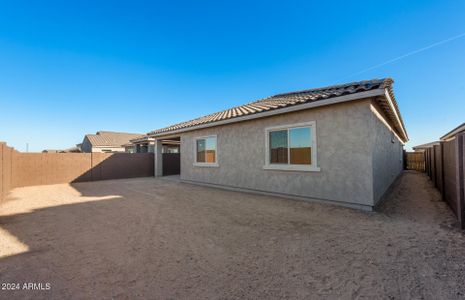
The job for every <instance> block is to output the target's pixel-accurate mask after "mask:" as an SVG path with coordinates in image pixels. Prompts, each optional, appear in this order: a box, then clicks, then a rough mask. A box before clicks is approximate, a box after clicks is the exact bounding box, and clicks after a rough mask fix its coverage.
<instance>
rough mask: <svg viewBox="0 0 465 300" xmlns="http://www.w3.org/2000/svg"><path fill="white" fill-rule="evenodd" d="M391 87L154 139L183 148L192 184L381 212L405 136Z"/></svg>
mask: <svg viewBox="0 0 465 300" xmlns="http://www.w3.org/2000/svg"><path fill="white" fill-rule="evenodd" d="M392 86H393V80H392V79H390V78H387V79H374V80H369V81H361V82H353V83H347V84H340V85H334V86H328V87H323V88H316V89H309V90H303V91H298V92H291V93H284V94H278V95H275V96H272V97H268V98H265V99H262V100H258V101H254V102H251V103H248V104H245V105H241V106H237V107H234V108H231V109H227V110H224V111H221V112H217V113H213V114H209V115H207V116H204V117H200V118H197V119H194V120H191V121H187V122H182V123H179V124H175V125H172V126H169V127H166V128H162V129H158V130H154V131H152V132H150V133H148V136H150V137H152V138H154V139H155V175H156V176H163V175H164V170H165V169H166V168H165V166H164V164H166V163H167V162H168V161H167V160H165V157H164V153H163V145H164V144H166V143H167V141H170V140H171V141H179V142H180V155H179V159H180V171H179V173H180V179H181V180H182V181H184V182H190V183H196V184H203V185H208V186H216V187H222V188H227V189H233V190H241V191H251V192H257V193H262V194H273V195H282V196H285V197H291V198H296V199H303V200H314V201H322V202H330V203H336V204H341V205H344V206H349V207H354V208H359V209H364V210H373V209H374V207H375V206H376V205H377V204H378V203H379V202H380V200H381V199H382V197H383V195H384V194H385V193H386V191H387V190H388V188H389V187H390V185H391V184H392V183H393V182H394V180H395V179H396V178H397V177H398V176H399V175H400V174H401V172H402V169H403V145H404V144H405V143H406V142H407V141H408V136H407V132H406V129H405V126H404V123H403V121H402V117H401V115H400V111H399V108H398V105H397V102H396V99H395V97H394V92H393V87H392Z"/></svg>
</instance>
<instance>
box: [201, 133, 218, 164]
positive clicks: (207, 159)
mask: <svg viewBox="0 0 465 300" xmlns="http://www.w3.org/2000/svg"><path fill="white" fill-rule="evenodd" d="M197 162H199V163H215V162H216V138H215V137H208V138H202V139H198V140H197Z"/></svg>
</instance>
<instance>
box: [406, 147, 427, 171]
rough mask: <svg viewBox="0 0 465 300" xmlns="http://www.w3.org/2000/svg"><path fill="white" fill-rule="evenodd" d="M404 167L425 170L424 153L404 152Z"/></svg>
mask: <svg viewBox="0 0 465 300" xmlns="http://www.w3.org/2000/svg"><path fill="white" fill-rule="evenodd" d="M404 163H405V169H407V170H417V171H420V172H425V154H424V153H423V152H404Z"/></svg>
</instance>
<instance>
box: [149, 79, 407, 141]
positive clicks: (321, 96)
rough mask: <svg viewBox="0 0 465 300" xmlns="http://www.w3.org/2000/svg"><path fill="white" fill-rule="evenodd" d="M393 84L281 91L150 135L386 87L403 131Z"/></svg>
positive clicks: (384, 81)
mask: <svg viewBox="0 0 465 300" xmlns="http://www.w3.org/2000/svg"><path fill="white" fill-rule="evenodd" d="M392 83H393V80H392V79H390V78H385V79H373V80H367V81H358V82H352V83H346V84H340V85H333V86H328V87H322V88H316V89H309V90H303V91H297V92H291V93H284V94H278V95H275V96H271V97H268V98H265V99H261V100H258V101H254V102H251V103H248V104H245V105H241V106H237V107H233V108H230V109H226V110H224V111H220V112H217V113H213V114H209V115H207V116H204V117H200V118H196V119H193V120H190V121H187V122H182V123H178V124H174V125H171V126H168V127H165V128H161V129H157V130H154V131H151V132H149V133H148V135H160V134H164V133H167V134H168V133H169V132H171V131H175V130H179V129H187V128H190V127H194V126H198V125H204V124H209V123H214V122H218V121H223V120H228V119H234V118H237V117H241V116H245V115H251V114H259V113H262V112H266V111H270V110H277V109H282V108H285V107H289V106H293V105H299V104H303V103H309V102H316V101H320V100H325V99H329V98H333V97H339V96H344V95H350V94H356V93H360V92H366V91H370V90H375V89H385V88H386V89H387V90H388V92H389V94H390V96H391V98H392V101H393V104H394V107H395V110H396V113H397V115H398V116H399V118H400V124H399V127H402V128H401V129H402V130H403V129H404V128H405V127H404V124H403V121H402V118H401V117H400V112H399V108H398V106H397V103H396V100H395V97H394V93H393V91H392ZM393 118H394V117H393ZM212 125H213V124H212ZM396 129H400V128H396ZM402 130H399V132H400V133H401V131H402ZM401 135H402V136H403V135H404V134H402V133H401ZM404 138H405V140H407V139H408V137H407V136H406V134H405V136H404Z"/></svg>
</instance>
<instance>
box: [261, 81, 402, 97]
mask: <svg viewBox="0 0 465 300" xmlns="http://www.w3.org/2000/svg"><path fill="white" fill-rule="evenodd" d="M388 81H393V80H392V79H391V78H389V77H386V78H381V79H379V78H374V79H370V80H361V81H353V82H348V83H341V84H333V85H327V86H324V87H318V88H311V89H305V90H299V91H294V92H287V93H279V94H276V95H273V96H269V97H267V98H264V99H270V98H274V97H281V96H291V95H295V94H302V93H311V92H321V91H326V90H332V89H338V88H342V87H347V86H351V85H365V84H368V83H370V84H378V83H387V82H388ZM264 99H263V100H264ZM255 102H257V101H255Z"/></svg>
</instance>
